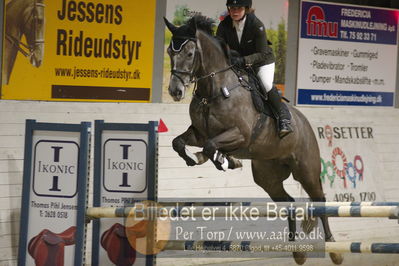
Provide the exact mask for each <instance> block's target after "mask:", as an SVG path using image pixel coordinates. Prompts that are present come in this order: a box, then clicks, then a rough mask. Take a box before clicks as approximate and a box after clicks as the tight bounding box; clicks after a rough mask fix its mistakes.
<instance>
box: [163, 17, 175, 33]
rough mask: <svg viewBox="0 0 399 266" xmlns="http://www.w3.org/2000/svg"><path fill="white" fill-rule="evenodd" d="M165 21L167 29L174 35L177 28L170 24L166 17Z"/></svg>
mask: <svg viewBox="0 0 399 266" xmlns="http://www.w3.org/2000/svg"><path fill="white" fill-rule="evenodd" d="M163 20H164V21H165V25H166V27H167V28H168V29H169V30H170V32H171V33H172V34H173V33H174V32H175V31H176V29H177V27H176V26H175V25H173V24H172V23H170V22H169V20H167V19H166V18H165V17H163Z"/></svg>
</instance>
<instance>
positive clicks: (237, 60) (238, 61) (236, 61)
mask: <svg viewBox="0 0 399 266" xmlns="http://www.w3.org/2000/svg"><path fill="white" fill-rule="evenodd" d="M231 64H233V65H235V66H238V67H245V59H244V57H242V56H234V57H232V58H231Z"/></svg>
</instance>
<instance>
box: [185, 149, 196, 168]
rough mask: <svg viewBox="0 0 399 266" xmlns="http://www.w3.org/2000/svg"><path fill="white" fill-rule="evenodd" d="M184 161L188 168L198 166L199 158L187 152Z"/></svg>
mask: <svg viewBox="0 0 399 266" xmlns="http://www.w3.org/2000/svg"><path fill="white" fill-rule="evenodd" d="M183 159H184V160H185V161H186V164H187V166H194V165H197V164H198V158H197V156H196V155H195V154H192V153H191V152H185V154H184V156H183Z"/></svg>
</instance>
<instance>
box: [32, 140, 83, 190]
mask: <svg viewBox="0 0 399 266" xmlns="http://www.w3.org/2000/svg"><path fill="white" fill-rule="evenodd" d="M78 155H79V145H78V143H76V142H73V141H56V140H40V141H38V142H37V143H36V145H35V149H34V156H35V157H34V169H33V191H34V193H35V194H37V195H40V196H53V197H73V196H74V195H75V194H76V192H77V169H78Z"/></svg>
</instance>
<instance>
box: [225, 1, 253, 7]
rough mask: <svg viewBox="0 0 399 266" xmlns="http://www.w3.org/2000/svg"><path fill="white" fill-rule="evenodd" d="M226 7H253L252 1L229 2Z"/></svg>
mask: <svg viewBox="0 0 399 266" xmlns="http://www.w3.org/2000/svg"><path fill="white" fill-rule="evenodd" d="M226 6H246V7H251V6H252V0H227V2H226Z"/></svg>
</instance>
